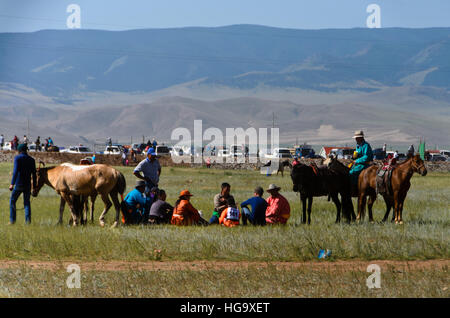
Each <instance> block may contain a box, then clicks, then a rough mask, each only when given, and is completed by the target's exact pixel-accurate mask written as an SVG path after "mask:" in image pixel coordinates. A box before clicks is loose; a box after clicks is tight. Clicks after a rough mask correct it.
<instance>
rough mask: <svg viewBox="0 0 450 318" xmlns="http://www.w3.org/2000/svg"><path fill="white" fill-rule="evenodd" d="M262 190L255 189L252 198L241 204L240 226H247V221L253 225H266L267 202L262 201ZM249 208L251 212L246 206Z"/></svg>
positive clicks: (259, 188)
mask: <svg viewBox="0 0 450 318" xmlns="http://www.w3.org/2000/svg"><path fill="white" fill-rule="evenodd" d="M263 194H264V190H263V188H261V187H257V188H255V192H254V196H253V197H252V198H250V199H248V200H247V201H244V202H242V203H241V211H242V224H244V225H247V220H248V221H250V223H251V224H253V225H266V209H267V202H266V200H264V199H263V197H262V196H263ZM249 205H250V206H251V211H250V209H249V208H248V206H249Z"/></svg>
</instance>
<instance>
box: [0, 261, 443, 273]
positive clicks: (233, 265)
mask: <svg viewBox="0 0 450 318" xmlns="http://www.w3.org/2000/svg"><path fill="white" fill-rule="evenodd" d="M70 264H77V265H79V266H80V268H81V270H96V271H127V270H145V271H176V270H193V271H202V270H235V269H245V268H249V267H251V268H254V267H256V268H266V267H270V266H274V267H275V268H276V269H307V270H326V271H348V270H353V271H366V269H367V266H368V265H369V264H377V265H379V266H380V267H381V269H382V270H401V271H412V270H426V269H438V270H440V269H444V268H448V267H449V265H450V260H426V261H389V260H372V261H362V260H351V261H336V262H329V261H308V262H245V261H244V262H223V261H193V262H182V261H167V262H162V261H161V262H160V261H149V262H127V261H99V262H84V261H78V262H77V261H63V262H52V261H16V260H2V261H0V269H12V268H20V267H29V268H32V269H41V270H66V268H67V266H68V265H70Z"/></svg>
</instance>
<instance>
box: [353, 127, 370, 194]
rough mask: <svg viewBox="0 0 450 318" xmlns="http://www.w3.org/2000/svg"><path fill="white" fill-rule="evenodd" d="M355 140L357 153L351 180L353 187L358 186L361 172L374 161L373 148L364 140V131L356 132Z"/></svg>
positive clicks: (354, 157) (355, 153)
mask: <svg viewBox="0 0 450 318" xmlns="http://www.w3.org/2000/svg"><path fill="white" fill-rule="evenodd" d="M353 138H354V139H355V140H356V144H357V145H356V151H355V152H354V154H353V159H355V161H354V162H353V163H352V165H351V169H350V172H349V173H350V180H351V182H352V187H353V188H355V187H356V186H357V185H358V177H359V174H360V173H361V171H363V170H364V169H366V168H367V167H369V163H370V162H371V161H372V160H373V152H372V147H371V146H370V145H369V143H367V142H366V140H365V139H364V132H363V131H362V130H360V131H355V135H354V136H353Z"/></svg>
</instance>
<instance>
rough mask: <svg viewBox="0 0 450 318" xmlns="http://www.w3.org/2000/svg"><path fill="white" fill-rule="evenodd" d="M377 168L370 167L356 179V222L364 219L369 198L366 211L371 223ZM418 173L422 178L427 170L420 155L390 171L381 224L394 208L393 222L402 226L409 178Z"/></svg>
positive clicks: (409, 184) (384, 195)
mask: <svg viewBox="0 0 450 318" xmlns="http://www.w3.org/2000/svg"><path fill="white" fill-rule="evenodd" d="M377 171H378V166H370V167H369V168H367V169H364V170H363V171H362V172H361V174H360V175H359V178H358V192H359V196H358V216H357V218H356V219H357V220H360V219H363V218H364V213H365V206H366V198H367V196H369V201H368V210H369V221H370V222H373V215H372V206H373V204H374V202H375V200H376V198H377V191H376V177H377ZM415 172H416V173H419V174H420V175H422V176H426V174H427V169H426V167H425V163H424V162H423V160H422V159H421V158H420V155H418V154H416V155H415V156H411V157H409V158H408V159H407V160H405V161H404V162H402V163H399V164H397V166H396V167H395V169H394V170H393V171H392V179H391V186H392V193H393V195H391V196H389V195H387V194H383V198H384V202H385V203H386V213H385V215H384V218H383V222H386V220H387V218H388V217H389V212H390V210H391V208H392V207H393V208H394V216H393V219H392V220H393V221H395V224H403V219H402V213H403V203H404V202H405V199H406V195H407V193H408V190H409V188H410V187H411V182H410V180H411V177H412V176H413V174H414V173H415Z"/></svg>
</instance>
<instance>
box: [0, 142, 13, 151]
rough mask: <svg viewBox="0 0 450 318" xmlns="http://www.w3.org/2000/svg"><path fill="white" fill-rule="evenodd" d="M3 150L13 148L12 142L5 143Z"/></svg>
mask: <svg viewBox="0 0 450 318" xmlns="http://www.w3.org/2000/svg"><path fill="white" fill-rule="evenodd" d="M1 150H12V149H11V142H9V141H7V142H5V143H4V144H3V148H2V149H1Z"/></svg>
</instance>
